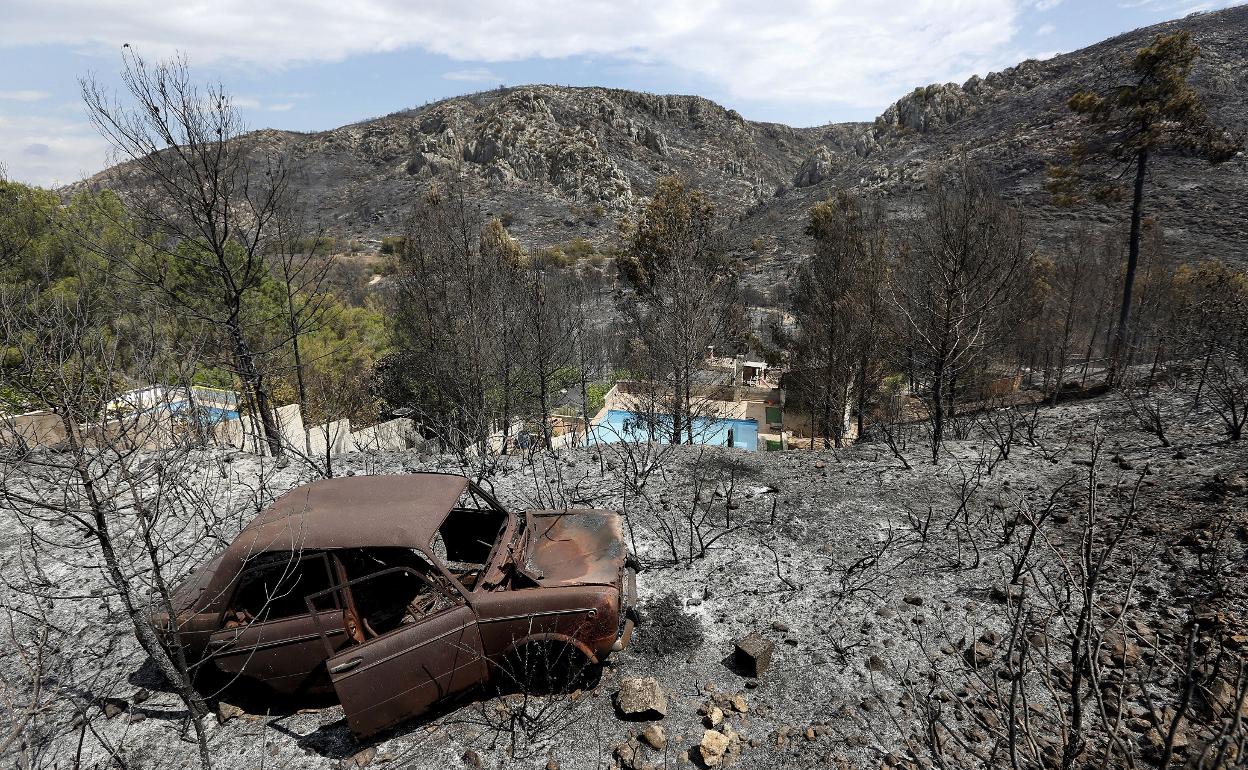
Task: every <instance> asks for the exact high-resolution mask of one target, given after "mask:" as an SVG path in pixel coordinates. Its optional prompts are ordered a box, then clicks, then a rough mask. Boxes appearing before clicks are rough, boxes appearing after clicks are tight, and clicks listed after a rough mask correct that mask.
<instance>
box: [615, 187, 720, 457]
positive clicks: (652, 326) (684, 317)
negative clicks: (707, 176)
mask: <svg viewBox="0 0 1248 770" xmlns="http://www.w3.org/2000/svg"><path fill="white" fill-rule="evenodd" d="M617 265H618V269H619V271H620V277H621V278H622V279H623V280H624V282H625V283H626V284H627V285H628V286H629V287H630V288H631V289H632V292H631V294H632V296H631V299H632V300H634V301H631V302H629V303H628V304H627V305H625V307H624V311H625V313H626V315H627V316H628V318H629V320H630V322H631V325H632V327H633V332H634V335H635V337H636V343H637V345H638V347H637V353H638V354H639V355H638V359H639V363H642V364H644V366H645V368H647V369H649V373H650V376H651V377H652V379H654V380H656V381H658V382H661V383H663V384H664V387H665V388H666V390H667V391H668V393H667V396H666V398H665V399H664V400H666V401H667V403H666V404H665V405H664V408H665V409H667V410H668V411H669V412H670V414H671V417H672V424H671V434H672V442H673V443H679V442H680V441H681V436H682V432H683V433H684V434H685V435H686V437H687V438H688V441H689V443H693V441H694V437H693V425H692V421H693V418H694V417H695V416H696V415H695V412H696V411H697V408H696V406H695V400H694V395H693V383H694V375H695V372H696V371H697V370H698V369H699V368H700V366H701V362H702V360H703V358H704V355H705V351H706V349H707V347H708V346H710V345H715V344H723V343H732V342H734V341H736V340H738V339H739V338H740V337H741V327H742V322H743V319H742V314H741V302H740V299H739V297H738V292H737V279H736V275H735V273H734V271H733V269H732V264H731V263H730V262H729V260H728V259H727V257H726V255H725V254H724V252H723V249H722V244H721V239H720V234H719V230H718V227H717V223H716V215H715V206H714V204H712V203H711V200H710V198H708V197H707V196H706V195H705V194H704V193H702V192H701V191H699V190H695V189H690V188H689V187H687V186H686V185H685V183H684V182H683V181H681V180H680V179H679V178H678V177H674V176H671V177H664V178H662V179H660V180H659V181H658V185H657V188H656V190H655V193H654V197H653V198H651V199H650V202H649V203H648V204H647V205H646V207H645V209H644V210H643V211H642V213H641V218H640V220H639V221H638V222H637V223H636V225H635V226H633V227H632V228H631V231H630V232H629V233H628V245H627V248H626V250H625V251H624V253H623V254H621V255H620V257H619V259H618V260H617Z"/></svg>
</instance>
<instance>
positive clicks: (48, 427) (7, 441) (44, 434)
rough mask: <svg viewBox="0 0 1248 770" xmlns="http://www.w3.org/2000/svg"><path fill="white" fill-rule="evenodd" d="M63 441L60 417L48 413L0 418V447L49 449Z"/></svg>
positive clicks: (63, 431) (40, 412)
mask: <svg viewBox="0 0 1248 770" xmlns="http://www.w3.org/2000/svg"><path fill="white" fill-rule="evenodd" d="M64 440H65V426H64V424H63V423H62V422H61V417H60V415H58V414H54V413H52V412H48V411H38V412H27V413H26V414H17V415H9V416H4V417H0V446H18V447H22V446H25V447H29V448H35V447H51V446H56V445H57V444H59V443H61V442H62V441H64Z"/></svg>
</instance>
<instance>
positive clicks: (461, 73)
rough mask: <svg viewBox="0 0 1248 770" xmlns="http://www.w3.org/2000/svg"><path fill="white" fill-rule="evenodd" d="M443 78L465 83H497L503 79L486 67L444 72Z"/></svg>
mask: <svg viewBox="0 0 1248 770" xmlns="http://www.w3.org/2000/svg"><path fill="white" fill-rule="evenodd" d="M442 77H443V79H445V80H458V81H462V82H464V83H497V82H499V81H500V80H502V78H500V77H499V76H498V75H495V74H494V73H493V72H491V71H490V70H489V69H487V68H485V67H473V68H471V69H466V70H452V71H450V72H443V73H442Z"/></svg>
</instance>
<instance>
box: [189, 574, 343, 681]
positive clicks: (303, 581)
mask: <svg viewBox="0 0 1248 770" xmlns="http://www.w3.org/2000/svg"><path fill="white" fill-rule="evenodd" d="M334 582H335V581H334V578H333V574H332V573H331V572H330V565H329V562H328V559H327V558H326V556H325V554H323V553H314V554H307V555H301V554H295V553H291V552H280V553H266V554H263V555H261V556H260V557H257V558H256V559H253V560H252V563H251V564H249V565H248V566H247V568H246V569H244V570H243V572H242V573H241V575H240V576H239V579H238V581H237V582H236V584H235V587H234V591H233V593H232V595H231V599H230V601H229V602H228V603H227V609H226V611H225V614H224V615H223V617H222V624H223V626H224V627H223V628H221V629H220V630H218V631H216V632H214V633H213V634H212V635H211V636H210V637H209V641H208V648H207V652H208V655H209V656H210V658H211V659H212V662H213V665H215V666H216V667H217V668H218V669H219V670H220V671H221V672H222V673H224V674H227V675H230V676H237V675H242V676H247V677H250V678H252V679H256V680H259V681H261V682H263V683H265V684H266V685H268V686H269V687H271V688H272V689H274V690H276V691H277V692H282V693H295V692H302V691H307V690H315V689H320V688H328V686H329V682H328V680H327V679H326V677H325V673H324V668H323V667H322V663H323V662H324V661H325V658H326V656H327V655H328V654H332V652H333V651H336V650H338V649H340V648H342V647H343V646H344V645H345V644H346V642H347V641H348V640H347V634H346V629H345V626H344V613H343V610H342V609H341V605H339V604H338V603H337V601H336V600H335V601H334V602H331V603H329V604H327V605H325V606H323V607H322V608H321V609H320V610H319V611H318V612H317V613H316V615H315V616H313V615H311V614H309V612H308V609H307V606H306V603H305V602H304V596H305V595H307V594H309V593H317V592H321V591H324V590H326V588H327V587H331V586H333V585H334ZM326 642H328V643H329V648H328V650H327V649H326V646H325V644H326Z"/></svg>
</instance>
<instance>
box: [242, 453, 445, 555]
mask: <svg viewBox="0 0 1248 770" xmlns="http://www.w3.org/2000/svg"><path fill="white" fill-rule="evenodd" d="M467 486H468V479H467V478H465V477H463V476H460V475H457V474H449V473H410V474H404V475H390V476H347V477H344V478H336V479H322V480H320V481H313V482H311V483H309V484H304V485H302V486H298V487H295V488H294V489H292V490H290V491H289V492H287V493H286V494H284V495H282V496H281V497H279V498H278V499H277V500H275V501H274V502H273V504H272V505H270V506H269V507H268V508H266V509H265V510H263V511H261V512H260V514H259V515H257V516H256V518H254V519H253V520H252V521H251V523H250V524H248V525H247V526H246V527H245V528H244V529H243V531H242V532H241V533H239V535H238V537H236V538H234V542H233V543H231V544H230V547H229V549H227V551H228V552H229V553H230V555H231V556H233V557H234V559H237V560H238V561H245V560H246V559H248V558H249V557H250V556H252V555H255V554H258V553H263V552H265V551H303V550H323V549H339V548H387V547H397V548H419V549H421V550H426V549H428V547H429V543H430V541H432V540H433V537H434V535H436V534H437V532H438V528H439V527H441V526H442V522H443V521H445V520H446V517H447V515H448V514H449V513H450V512H451V509H452V508H454V507H455V503H456V502H457V501H458V500H459V497H460V495H462V494H463V493H464V489H465V488H466V487H467ZM231 560H233V559H231Z"/></svg>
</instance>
